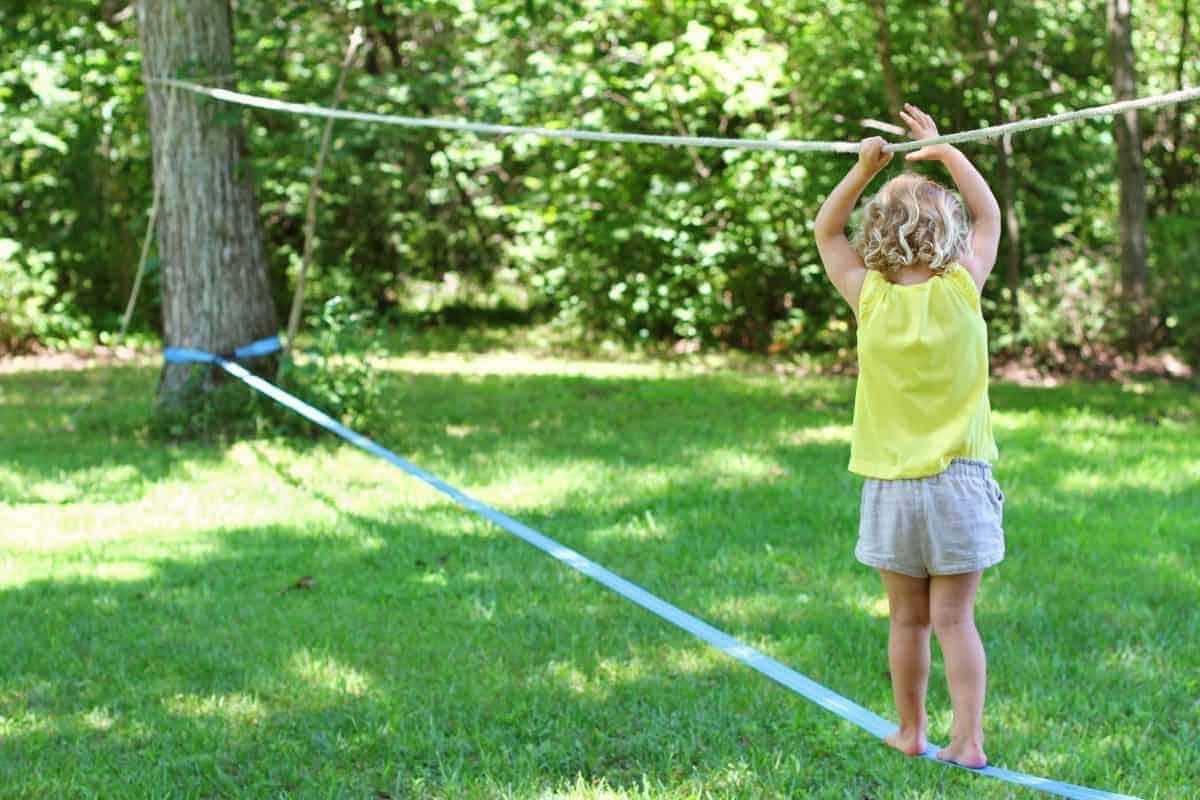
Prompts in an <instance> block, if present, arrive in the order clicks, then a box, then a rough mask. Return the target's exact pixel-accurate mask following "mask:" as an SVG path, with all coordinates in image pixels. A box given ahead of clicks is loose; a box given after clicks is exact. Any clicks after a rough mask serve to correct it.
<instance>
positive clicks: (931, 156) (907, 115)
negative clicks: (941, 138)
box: [900, 103, 946, 161]
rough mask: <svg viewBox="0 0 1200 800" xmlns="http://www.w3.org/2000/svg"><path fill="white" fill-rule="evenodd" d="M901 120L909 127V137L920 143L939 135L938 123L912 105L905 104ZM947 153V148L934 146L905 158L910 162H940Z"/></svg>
mask: <svg viewBox="0 0 1200 800" xmlns="http://www.w3.org/2000/svg"><path fill="white" fill-rule="evenodd" d="M900 119H902V120H903V121H904V124H905V125H907V126H908V133H909V135H910V136H912V138H913V139H915V140H916V141H918V142H919V141H921V140H923V139H932V138H934V137H935V136H937V135H938V129H937V123H936V122H934V121H933V117H931V116H929V115H928V114H926V113H925V112H924V111H922V110H921V109H919V108H917V107H916V106H914V105H913V104H912V103H905V104H904V110H903V111H901V112H900ZM945 152H946V148H945V146H943V145H933V146H931V147H922V148H921V149H920V150H914V151H913V152H911V153H909V154H908V155H907V156H905V159H906V160H908V161H931V160H940V159H941V158H942V156H943V155H945Z"/></svg>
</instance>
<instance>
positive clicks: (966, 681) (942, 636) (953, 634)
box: [929, 570, 987, 768]
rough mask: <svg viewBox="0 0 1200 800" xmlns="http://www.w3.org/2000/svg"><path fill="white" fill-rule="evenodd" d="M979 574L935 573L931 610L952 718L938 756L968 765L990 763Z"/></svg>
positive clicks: (932, 579)
mask: <svg viewBox="0 0 1200 800" xmlns="http://www.w3.org/2000/svg"><path fill="white" fill-rule="evenodd" d="M982 575H983V572H982V570H981V571H979V572H968V573H964V574H962V575H936V576H934V577H933V578H931V579H930V584H929V597H930V613H931V615H932V617H933V629H934V630H935V631H936V632H937V638H938V643H939V644H941V646H942V656H943V657H944V658H945V661H946V683H948V684H949V686H950V704H951V705H952V706H953V708H954V721H953V723H952V724H951V727H950V746H949V747H946V748H945V749H943V750H941V751H939V752H938V754H937V757H938V758H940V759H943V760H946V761H953V762H955V763H956V764H961V765H963V766H964V767H972V768H978V767H983V766H986V765H987V756H986V755H985V754H984V752H983V700H984V694H985V692H986V689H987V658H986V656H985V654H984V652H983V642H982V641H980V639H979V631H977V630H976V629H975V592H976V590H977V589H978V588H979V579H980V577H981V576H982Z"/></svg>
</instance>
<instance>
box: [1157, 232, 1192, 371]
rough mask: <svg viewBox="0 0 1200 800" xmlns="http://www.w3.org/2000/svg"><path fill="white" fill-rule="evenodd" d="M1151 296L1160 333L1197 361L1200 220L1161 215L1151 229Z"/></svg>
mask: <svg viewBox="0 0 1200 800" xmlns="http://www.w3.org/2000/svg"><path fill="white" fill-rule="evenodd" d="M1150 256H1151V264H1152V265H1153V272H1152V273H1151V275H1152V278H1153V284H1152V289H1153V295H1154V298H1155V306H1156V308H1157V309H1158V312H1159V314H1160V315H1161V316H1160V325H1161V328H1160V331H1159V334H1160V336H1162V337H1163V339H1164V340H1165V341H1166V342H1168V343H1173V344H1176V345H1178V346H1179V347H1180V349H1181V350H1182V351H1183V354H1184V355H1185V357H1186V358H1187V359H1188V361H1189V362H1190V363H1192V364H1200V221H1197V220H1196V218H1195V217H1166V216H1164V217H1160V218H1159V219H1157V220H1155V224H1154V226H1153V227H1152V229H1151V231H1150Z"/></svg>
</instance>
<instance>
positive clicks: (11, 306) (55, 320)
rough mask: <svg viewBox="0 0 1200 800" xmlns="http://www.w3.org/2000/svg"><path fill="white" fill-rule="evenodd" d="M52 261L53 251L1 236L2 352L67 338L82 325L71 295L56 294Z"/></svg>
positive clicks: (0, 299)
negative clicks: (38, 249) (28, 247)
mask: <svg viewBox="0 0 1200 800" xmlns="http://www.w3.org/2000/svg"><path fill="white" fill-rule="evenodd" d="M53 263H54V256H53V255H52V254H50V253H39V252H36V251H28V250H25V249H23V248H22V247H21V245H20V244H19V243H18V242H15V241H13V240H12V239H0V353H4V352H14V351H17V352H19V351H21V350H22V349H24V348H26V347H28V346H30V345H32V344H34V343H35V342H43V343H53V342H56V341H65V340H68V339H70V338H71V337H72V336H73V335H75V334H78V333H79V331H80V330H81V329H82V328H83V321H81V320H79V319H78V318H77V317H76V316H74V315H73V314H72V310H71V302H70V298H69V297H60V296H57V289H56V285H55V284H56V277H57V276H56V274H55V271H54V269H53V268H52V265H53Z"/></svg>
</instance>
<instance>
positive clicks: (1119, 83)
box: [1108, 0, 1150, 348]
mask: <svg viewBox="0 0 1200 800" xmlns="http://www.w3.org/2000/svg"><path fill="white" fill-rule="evenodd" d="M1131 5H1132V0H1108V55H1109V61H1110V63H1111V65H1112V75H1113V95H1114V99H1116V100H1118V101H1120V100H1131V99H1133V98H1135V97H1137V71H1136V68H1135V62H1134V53H1133V23H1132V11H1131ZM1113 125H1114V127H1115V129H1116V138H1117V174H1118V177H1119V180H1120V191H1121V211H1120V224H1121V292H1122V294H1123V295H1124V299H1125V302H1126V304H1128V306H1129V308H1128V311H1129V313H1130V314H1131V323H1132V324H1131V327H1130V335H1131V337H1132V340H1133V341H1132V344H1133V345H1134V346H1135V347H1139V348H1140V347H1141V346H1142V345H1144V344H1145V343H1146V341H1147V339H1148V338H1149V335H1150V330H1149V327H1150V326H1149V312H1148V308H1147V293H1146V284H1147V281H1148V278H1149V270H1148V268H1147V266H1146V170H1145V164H1144V163H1143V159H1142V131H1141V125H1140V123H1139V122H1138V113H1137V111H1136V110H1135V111H1127V112H1125V113H1124V114H1120V115H1118V116H1116V117H1114V118H1113Z"/></svg>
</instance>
